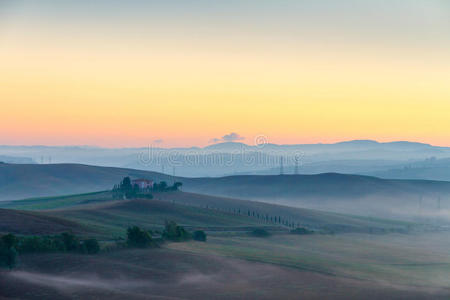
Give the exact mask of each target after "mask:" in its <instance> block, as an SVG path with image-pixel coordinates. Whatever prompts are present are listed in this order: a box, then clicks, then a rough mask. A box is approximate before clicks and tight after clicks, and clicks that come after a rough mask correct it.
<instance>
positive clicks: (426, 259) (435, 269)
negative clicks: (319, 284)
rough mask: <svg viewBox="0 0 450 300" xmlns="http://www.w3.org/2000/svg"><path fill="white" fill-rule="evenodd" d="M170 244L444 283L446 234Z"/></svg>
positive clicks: (448, 263) (316, 268)
mask: <svg viewBox="0 0 450 300" xmlns="http://www.w3.org/2000/svg"><path fill="white" fill-rule="evenodd" d="M168 247H169V248H171V249H177V250H181V251H187V252H190V253H199V254H200V253H210V254H211V253H214V254H217V255H221V256H226V257H238V258H242V259H246V260H251V261H258V262H269V263H272V264H276V265H281V266H288V267H292V268H296V269H300V270H306V271H313V272H318V273H322V274H328V275H332V276H338V277H343V278H357V279H360V280H369V281H375V282H379V283H382V284H385V285H390V284H391V285H397V286H398V287H399V288H400V287H403V288H407V287H410V288H425V287H427V288H429V289H447V288H449V287H450V277H449V274H450V252H449V251H448V249H450V233H448V232H445V233H427V234H425V233H421V234H386V235H367V234H341V235H308V236H295V235H287V234H283V235H273V236H272V237H269V238H259V239H258V238H252V237H245V236H241V237H230V238H228V237H227V238H224V237H211V238H210V239H209V241H208V243H194V242H189V243H172V244H170V245H168Z"/></svg>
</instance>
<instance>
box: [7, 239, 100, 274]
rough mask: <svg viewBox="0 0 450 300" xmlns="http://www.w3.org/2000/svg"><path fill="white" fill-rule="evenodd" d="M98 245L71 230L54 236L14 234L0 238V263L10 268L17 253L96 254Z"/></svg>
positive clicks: (98, 249)
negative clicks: (82, 238)
mask: <svg viewBox="0 0 450 300" xmlns="http://www.w3.org/2000/svg"><path fill="white" fill-rule="evenodd" d="M99 251H100V245H99V243H98V241H97V240H96V239H84V240H81V239H80V238H78V237H77V236H75V235H74V234H73V233H71V232H64V233H62V234H60V235H54V236H16V235H14V234H11V233H9V234H6V235H3V236H2V237H1V238H0V264H1V265H3V266H6V267H8V268H10V269H12V268H13V267H15V265H16V264H17V258H18V255H19V254H25V253H45V252H74V253H82V254H96V253H98V252H99Z"/></svg>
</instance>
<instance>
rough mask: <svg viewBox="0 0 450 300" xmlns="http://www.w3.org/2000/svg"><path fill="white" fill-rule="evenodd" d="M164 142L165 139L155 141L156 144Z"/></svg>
mask: <svg viewBox="0 0 450 300" xmlns="http://www.w3.org/2000/svg"><path fill="white" fill-rule="evenodd" d="M163 142H164V140H163V139H156V140H154V141H153V143H155V144H162V143H163Z"/></svg>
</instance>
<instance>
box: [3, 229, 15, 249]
mask: <svg viewBox="0 0 450 300" xmlns="http://www.w3.org/2000/svg"><path fill="white" fill-rule="evenodd" d="M2 242H3V245H4V247H6V248H7V249H10V248H13V247H16V246H17V242H18V239H17V237H16V236H15V235H14V234H12V233H8V234H6V235H4V236H2Z"/></svg>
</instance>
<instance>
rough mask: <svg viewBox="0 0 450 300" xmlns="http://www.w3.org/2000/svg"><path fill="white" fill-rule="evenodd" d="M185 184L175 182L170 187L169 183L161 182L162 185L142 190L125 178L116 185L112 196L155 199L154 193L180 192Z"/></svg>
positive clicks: (115, 197)
mask: <svg viewBox="0 0 450 300" xmlns="http://www.w3.org/2000/svg"><path fill="white" fill-rule="evenodd" d="M182 185H183V184H182V183H181V182H175V183H174V184H173V185H171V186H169V185H168V184H167V182H165V181H161V182H160V183H154V184H153V186H152V187H151V188H143V189H142V188H140V187H139V185H137V184H132V181H131V178H130V177H128V176H127V177H125V178H123V180H122V181H121V182H120V183H119V184H116V185H114V187H113V189H112V194H113V198H114V199H137V198H143V199H153V195H152V192H170V191H178V190H179V189H180V187H181V186H182Z"/></svg>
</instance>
